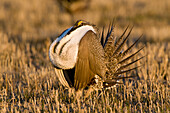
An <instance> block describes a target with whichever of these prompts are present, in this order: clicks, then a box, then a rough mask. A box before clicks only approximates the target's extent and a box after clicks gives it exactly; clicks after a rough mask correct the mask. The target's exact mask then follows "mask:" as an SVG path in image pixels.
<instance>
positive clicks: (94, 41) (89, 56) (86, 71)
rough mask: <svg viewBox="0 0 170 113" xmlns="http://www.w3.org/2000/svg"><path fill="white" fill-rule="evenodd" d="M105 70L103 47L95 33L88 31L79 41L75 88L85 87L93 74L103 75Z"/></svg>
mask: <svg viewBox="0 0 170 113" xmlns="http://www.w3.org/2000/svg"><path fill="white" fill-rule="evenodd" d="M105 72H106V66H105V58H104V49H103V47H102V45H101V43H100V42H99V39H98V37H97V36H96V34H95V33H94V32H92V31H88V32H87V33H86V34H85V36H84V37H83V38H82V39H81V41H80V43H79V51H78V59H77V63H76V67H75V78H74V87H75V89H76V90H78V89H82V88H84V87H86V86H87V85H88V84H89V83H90V82H91V80H92V79H93V78H94V76H95V75H99V76H101V77H103V76H104V75H105Z"/></svg>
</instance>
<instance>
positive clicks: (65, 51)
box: [50, 25, 96, 69]
mask: <svg viewBox="0 0 170 113" xmlns="http://www.w3.org/2000/svg"><path fill="white" fill-rule="evenodd" d="M90 30H91V31H93V32H94V33H96V32H95V30H94V28H93V27H92V26H89V25H85V26H81V27H79V28H77V29H76V30H75V31H73V32H71V33H70V34H69V35H66V36H65V37H63V38H62V39H60V40H59V39H56V40H55V41H54V42H53V43H52V45H54V44H56V43H59V44H58V45H57V47H56V50H55V53H53V54H52V57H54V58H52V57H50V60H51V61H52V63H53V64H54V65H55V66H57V67H59V68H62V69H71V68H74V66H75V64H76V61H77V55H78V47H79V42H80V40H81V39H82V38H83V36H84V35H85V34H86V33H87V32H88V31H90ZM52 45H51V46H52Z"/></svg>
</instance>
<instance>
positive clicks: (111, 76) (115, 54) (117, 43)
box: [101, 24, 145, 88]
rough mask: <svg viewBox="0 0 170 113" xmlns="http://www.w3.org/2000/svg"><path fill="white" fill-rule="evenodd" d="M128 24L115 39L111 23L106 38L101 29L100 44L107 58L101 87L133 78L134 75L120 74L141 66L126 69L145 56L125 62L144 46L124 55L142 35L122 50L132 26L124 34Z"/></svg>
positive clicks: (111, 85) (107, 86)
mask: <svg viewBox="0 0 170 113" xmlns="http://www.w3.org/2000/svg"><path fill="white" fill-rule="evenodd" d="M128 28H129V26H127V27H126V29H125V30H124V32H123V33H122V35H121V36H120V37H119V38H118V39H117V40H116V39H115V37H114V26H113V24H111V26H109V28H108V31H107V35H106V38H104V28H103V30H102V35H101V44H102V46H103V48H104V51H105V58H106V60H107V62H106V66H107V72H106V80H105V81H104V82H103V88H109V87H113V86H115V85H116V84H121V83H120V82H119V81H118V80H120V79H125V78H133V77H135V76H128V77H121V76H120V75H121V74H123V73H127V72H129V71H132V70H135V69H137V68H139V67H141V66H136V67H134V68H131V69H128V67H129V66H131V65H132V64H135V63H136V62H138V61H140V60H141V59H143V58H144V57H145V56H142V57H140V58H138V59H136V60H134V61H131V62H130V63H127V64H126V62H127V61H129V60H130V59H132V58H133V57H134V56H135V55H136V54H138V53H139V52H140V51H141V50H142V49H143V48H144V47H142V48H141V49H139V50H138V51H136V52H135V53H132V54H131V55H130V56H128V57H126V55H127V53H129V51H130V50H132V48H133V47H134V46H135V45H136V44H137V42H138V41H139V40H140V38H141V37H142V35H141V36H140V37H139V38H138V39H137V40H136V41H135V42H134V43H133V44H132V45H131V46H129V47H128V48H127V49H126V50H125V51H122V48H123V46H124V45H125V43H126V41H127V40H128V38H129V36H130V34H131V32H132V29H133V27H132V28H131V29H130V31H129V32H128V34H127V35H126V36H125V34H126V32H127V31H128Z"/></svg>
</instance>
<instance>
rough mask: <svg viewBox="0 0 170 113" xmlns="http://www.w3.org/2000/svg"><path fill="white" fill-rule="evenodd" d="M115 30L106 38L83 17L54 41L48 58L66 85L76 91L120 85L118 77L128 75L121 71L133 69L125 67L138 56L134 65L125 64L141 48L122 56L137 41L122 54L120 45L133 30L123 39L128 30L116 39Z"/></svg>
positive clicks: (110, 30)
mask: <svg viewBox="0 0 170 113" xmlns="http://www.w3.org/2000/svg"><path fill="white" fill-rule="evenodd" d="M112 30H113V26H112V27H111V28H109V31H108V33H107V36H106V38H105V40H104V36H103V32H102V37H101V38H100V37H99V34H98V30H97V28H96V27H95V26H94V25H92V24H89V23H88V22H85V21H82V20H80V21H77V22H76V24H75V25H74V26H72V27H70V28H69V29H67V30H65V31H64V32H63V33H62V34H61V35H60V36H59V37H58V38H57V39H56V40H55V41H54V42H53V43H52V44H51V46H50V49H49V57H50V60H51V62H52V64H53V65H54V67H55V72H56V75H57V76H58V78H59V81H60V82H61V84H62V85H63V86H65V87H67V88H75V89H76V91H78V90H80V89H84V88H85V87H88V86H92V87H94V86H95V88H108V87H112V86H114V85H115V84H117V83H118V82H117V80H119V79H122V78H126V77H119V74H122V73H124V72H127V71H130V70H126V71H123V69H124V68H126V67H127V66H129V65H131V64H133V63H135V62H136V61H138V60H139V59H138V60H136V61H134V62H132V63H131V64H127V65H123V64H124V62H125V61H126V60H128V59H129V58H131V57H133V56H134V55H135V54H137V53H138V51H137V52H136V53H134V55H131V56H129V58H128V57H127V58H125V59H123V57H124V56H125V55H126V53H127V52H128V51H129V50H130V49H131V48H132V47H133V46H134V44H135V43H136V42H137V41H136V42H135V43H134V44H133V45H132V46H130V47H129V48H128V49H127V50H125V51H124V52H123V53H122V52H120V51H121V48H122V46H123V45H124V43H125V42H126V40H127V38H128V36H129V34H130V32H131V31H130V32H129V34H128V35H127V37H126V38H125V39H124V40H123V38H122V37H123V36H124V34H125V32H126V30H127V29H126V30H125V32H124V33H123V35H122V36H121V37H120V38H119V39H118V40H117V41H116V42H115V40H114V39H113V31H112ZM122 40H123V41H122ZM139 51H140V50H139ZM140 59H141V58H140Z"/></svg>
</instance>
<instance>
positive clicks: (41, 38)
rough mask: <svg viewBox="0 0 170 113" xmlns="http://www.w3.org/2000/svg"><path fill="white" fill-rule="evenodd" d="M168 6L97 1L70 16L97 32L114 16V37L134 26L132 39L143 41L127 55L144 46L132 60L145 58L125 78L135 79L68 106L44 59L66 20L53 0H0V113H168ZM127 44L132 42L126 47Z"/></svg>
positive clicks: (66, 93) (122, 0)
mask: <svg viewBox="0 0 170 113" xmlns="http://www.w3.org/2000/svg"><path fill="white" fill-rule="evenodd" d="M40 3H41V7H40ZM169 6H170V2H169V0H164V1H159V0H153V1H147V0H139V1H135V0H128V1H126V0H113V1H111V0H108V2H103V0H98V2H97V3H96V0H93V1H92V3H91V7H89V9H87V10H86V11H83V12H79V13H75V14H74V18H76V19H80V18H82V15H84V16H83V18H82V19H84V20H87V21H91V22H93V23H96V24H97V25H98V26H99V28H101V27H102V26H103V25H104V24H108V23H109V21H110V20H112V18H114V17H115V16H116V17H117V21H116V23H117V26H116V29H115V33H116V35H120V34H121V33H122V30H123V28H124V27H125V26H126V25H127V24H128V23H132V24H134V25H135V28H134V30H133V33H132V37H134V38H135V37H136V36H139V35H140V34H142V33H143V34H144V37H143V39H142V40H141V41H140V43H139V44H138V45H137V46H136V47H135V48H134V50H132V51H131V52H132V53H133V52H134V51H136V50H137V49H139V48H140V47H142V46H143V45H146V47H145V49H144V50H143V51H142V52H141V53H140V54H138V56H136V57H135V58H137V57H140V56H142V55H147V56H146V58H145V59H144V60H142V61H140V62H138V63H137V64H136V65H141V64H143V65H144V66H143V67H142V68H139V69H137V70H135V71H133V72H130V73H127V74H126V75H132V74H135V75H137V76H138V77H137V78H135V79H132V80H124V81H123V82H124V84H125V85H120V86H117V87H116V88H113V89H111V90H105V91H103V94H101V91H95V92H93V93H92V94H91V95H90V97H89V98H88V99H87V100H85V99H84V97H81V98H80V99H78V100H77V101H75V102H73V100H74V96H73V93H74V92H73V93H72V92H71V91H68V90H67V89H64V88H63V87H62V86H61V84H60V83H59V82H58V79H57V78H56V75H55V73H54V70H53V67H52V65H51V63H50V62H49V58H48V48H49V45H50V43H51V41H52V40H53V39H54V37H53V36H54V34H55V35H56V34H58V33H60V32H62V31H63V30H64V29H66V28H67V27H68V26H70V25H71V23H72V22H71V21H70V20H71V16H69V14H67V13H65V12H64V11H63V12H61V11H60V10H59V8H58V4H57V3H56V1H54V0H49V2H47V1H44V0H36V1H35V0H25V1H22V0H1V3H0V48H1V49H0V112H53V111H54V112H167V113H168V112H169V111H170V82H169V81H170V62H169V60H170V41H169V40H170V32H169V30H170V24H169V23H170V21H169V20H170V16H169V13H170V9H169V8H170V7H169ZM134 9H135V10H134ZM56 14H57V15H56ZM94 14H95V15H94ZM132 41H133V38H131V39H130V41H129V43H132ZM160 41H161V42H160ZM129 43H128V44H127V45H129ZM127 45H126V47H127ZM126 47H125V48H126ZM99 94H101V96H98V95H99Z"/></svg>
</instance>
